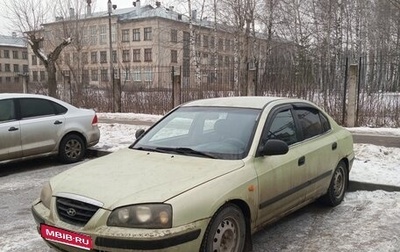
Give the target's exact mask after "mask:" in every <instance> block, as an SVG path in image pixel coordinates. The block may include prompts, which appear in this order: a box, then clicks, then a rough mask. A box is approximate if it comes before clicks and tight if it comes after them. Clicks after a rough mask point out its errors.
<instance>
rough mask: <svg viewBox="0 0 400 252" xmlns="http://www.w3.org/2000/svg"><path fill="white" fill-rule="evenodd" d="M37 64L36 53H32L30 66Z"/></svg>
mask: <svg viewBox="0 0 400 252" xmlns="http://www.w3.org/2000/svg"><path fill="white" fill-rule="evenodd" d="M36 65H37V57H36V55H32V66H36Z"/></svg>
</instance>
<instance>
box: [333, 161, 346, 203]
mask: <svg viewBox="0 0 400 252" xmlns="http://www.w3.org/2000/svg"><path fill="white" fill-rule="evenodd" d="M333 183H334V184H333V190H334V195H335V197H336V198H340V197H341V196H342V194H343V192H344V187H345V181H344V170H343V168H342V167H340V168H339V169H338V170H337V171H336V173H335V177H334V180H333Z"/></svg>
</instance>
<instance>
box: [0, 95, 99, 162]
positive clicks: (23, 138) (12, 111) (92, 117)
mask: <svg viewBox="0 0 400 252" xmlns="http://www.w3.org/2000/svg"><path fill="white" fill-rule="evenodd" d="M99 139H100V131H99V128H98V126H97V116H96V113H95V112H94V111H93V110H89V109H80V108H76V107H74V106H72V105H70V104H68V103H66V102H63V101H61V100H58V99H55V98H52V97H48V96H44V95H35V94H12V93H2V94H0V162H8V161H11V160H22V159H27V158H34V157H40V156H49V155H55V154H58V157H59V158H60V160H61V161H62V162H65V163H73V162H77V161H79V160H81V159H82V158H83V157H84V156H85V151H86V148H88V147H90V146H93V145H95V144H97V143H98V142H99Z"/></svg>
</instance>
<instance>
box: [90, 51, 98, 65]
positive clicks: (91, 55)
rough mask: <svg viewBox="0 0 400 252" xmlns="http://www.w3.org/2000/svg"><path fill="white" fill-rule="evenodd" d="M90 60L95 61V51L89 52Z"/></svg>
mask: <svg viewBox="0 0 400 252" xmlns="http://www.w3.org/2000/svg"><path fill="white" fill-rule="evenodd" d="M90 62H92V64H94V63H97V52H90Z"/></svg>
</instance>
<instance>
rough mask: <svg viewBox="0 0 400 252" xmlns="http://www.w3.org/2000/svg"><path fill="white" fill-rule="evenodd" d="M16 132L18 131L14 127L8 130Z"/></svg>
mask: <svg viewBox="0 0 400 252" xmlns="http://www.w3.org/2000/svg"><path fill="white" fill-rule="evenodd" d="M17 130H19V129H18V128H16V127H14V126H13V127H11V128H9V129H8V131H17Z"/></svg>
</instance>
